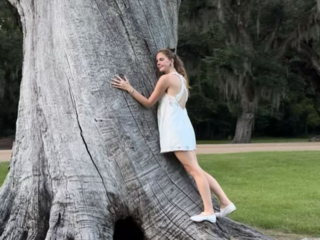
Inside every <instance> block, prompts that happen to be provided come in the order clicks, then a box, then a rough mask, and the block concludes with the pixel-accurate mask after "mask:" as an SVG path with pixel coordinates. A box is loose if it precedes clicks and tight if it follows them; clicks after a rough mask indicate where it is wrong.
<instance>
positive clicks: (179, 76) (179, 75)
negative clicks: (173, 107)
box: [170, 72, 188, 102]
mask: <svg viewBox="0 0 320 240" xmlns="http://www.w3.org/2000/svg"><path fill="white" fill-rule="evenodd" d="M170 74H174V75H177V76H178V78H179V79H180V81H181V90H180V92H179V93H178V94H177V95H176V100H177V101H178V102H179V101H180V99H181V97H182V94H183V90H185V91H186V94H187V97H186V99H188V90H187V88H186V86H185V84H184V78H183V76H182V75H181V74H179V73H177V72H172V73H170Z"/></svg>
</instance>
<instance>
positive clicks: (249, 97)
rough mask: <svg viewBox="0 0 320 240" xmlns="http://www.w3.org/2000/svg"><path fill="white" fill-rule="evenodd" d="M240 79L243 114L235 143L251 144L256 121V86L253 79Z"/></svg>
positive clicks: (238, 125) (237, 127)
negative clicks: (241, 83)
mask: <svg viewBox="0 0 320 240" xmlns="http://www.w3.org/2000/svg"><path fill="white" fill-rule="evenodd" d="M245 79H246V80H243V79H242V78H241V77H240V78H239V81H240V82H243V83H244V84H243V86H241V87H240V88H239V92H240V100H241V112H240V113H239V115H238V118H237V126H236V132H235V135H234V138H233V140H232V142H233V143H249V142H250V141H251V135H252V130H253V126H254V120H255V103H254V94H255V93H254V86H253V82H252V79H251V77H246V78H245Z"/></svg>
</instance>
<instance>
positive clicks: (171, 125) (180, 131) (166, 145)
mask: <svg viewBox="0 0 320 240" xmlns="http://www.w3.org/2000/svg"><path fill="white" fill-rule="evenodd" d="M171 74H175V75H177V76H178V77H179V79H180V81H181V90H180V92H179V93H178V94H177V95H176V96H171V95H168V94H166V93H165V94H164V96H163V97H162V98H161V99H160V101H159V106H158V127H159V134H160V148H161V153H165V152H174V151H192V150H195V149H196V138H195V134H194V130H193V127H192V125H191V122H190V119H189V116H188V113H187V110H186V108H184V109H182V108H181V106H180V104H179V101H180V99H181V97H182V96H183V93H184V91H185V92H186V95H185V96H186V98H185V99H186V100H185V101H186V102H187V100H188V90H187V88H186V86H185V82H184V77H183V76H182V75H180V74H178V73H176V72H174V73H171ZM182 105H185V104H182Z"/></svg>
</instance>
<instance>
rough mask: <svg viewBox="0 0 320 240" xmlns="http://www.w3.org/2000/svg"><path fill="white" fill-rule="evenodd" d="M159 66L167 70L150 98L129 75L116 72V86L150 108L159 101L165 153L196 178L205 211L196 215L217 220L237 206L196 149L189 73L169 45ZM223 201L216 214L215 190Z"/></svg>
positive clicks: (197, 218)
mask: <svg viewBox="0 0 320 240" xmlns="http://www.w3.org/2000/svg"><path fill="white" fill-rule="evenodd" d="M156 59H157V67H158V70H159V71H160V72H161V73H163V75H162V76H161V77H160V78H159V80H158V82H157V84H156V87H155V89H154V91H153V93H152V94H151V96H150V97H149V98H146V97H144V96H142V95H141V94H140V93H139V92H137V91H136V90H135V89H134V88H133V87H132V86H131V85H130V83H129V81H128V79H127V78H126V77H124V79H123V78H121V77H119V76H116V78H115V79H113V80H112V82H111V83H112V86H113V87H115V88H119V89H122V90H126V91H128V92H129V93H130V94H131V96H132V97H133V98H135V99H136V100H137V101H138V102H140V103H141V104H142V105H144V106H145V107H147V108H150V107H152V106H153V105H154V104H155V103H156V102H157V101H159V106H158V127H159V134H160V147H161V153H164V152H174V154H175V155H176V157H177V158H178V159H179V161H180V162H181V163H182V165H183V166H184V168H185V169H186V170H187V172H188V173H189V174H190V175H191V176H192V177H193V178H194V180H195V182H196V185H197V187H198V190H199V193H200V196H201V198H202V201H203V205H204V211H203V212H202V213H200V214H199V215H196V216H192V217H191V220H192V221H195V222H202V221H209V222H212V223H215V222H216V216H217V217H225V216H226V215H227V214H229V213H231V212H233V211H235V210H236V207H235V206H234V204H233V203H232V202H231V201H230V200H229V199H228V197H227V196H226V194H225V193H224V191H223V190H222V188H221V187H220V185H219V183H218V182H217V181H216V180H215V179H214V178H213V177H212V176H210V175H209V174H208V173H206V172H205V171H204V170H203V169H202V168H201V167H200V166H199V164H198V161H197V156H196V153H195V148H196V141H195V134H194V130H193V128H192V125H191V122H190V120H189V117H188V114H187V110H186V108H185V107H186V102H187V100H188V87H189V86H188V81H187V74H186V71H185V69H184V67H183V63H182V61H181V60H180V59H179V57H178V56H177V55H176V54H175V53H174V52H172V51H171V50H169V49H163V50H160V51H159V52H158V53H157V56H156ZM210 190H211V192H213V193H214V194H215V195H216V196H217V197H218V199H219V201H220V206H221V209H220V213H218V214H215V213H214V210H213V206H212V202H211V192H210Z"/></svg>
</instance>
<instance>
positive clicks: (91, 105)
mask: <svg viewBox="0 0 320 240" xmlns="http://www.w3.org/2000/svg"><path fill="white" fill-rule="evenodd" d="M11 2H12V3H13V4H14V5H15V7H16V8H17V9H18V11H19V14H20V16H21V22H22V27H23V37H24V45H23V46H24V62H23V79H22V83H21V93H20V100H19V112H18V113H19V114H18V121H17V132H16V141H15V145H14V149H13V155H12V159H11V162H10V172H9V174H8V176H7V178H6V180H5V183H4V184H3V186H2V188H1V190H0V239H1V240H9V239H10V240H11V239H12V240H13V239H14V240H16V239H27V240H33V239H37V240H40V239H69V240H71V239H86V240H87V239H92V240H99V239H112V238H115V239H117V236H119V235H118V233H119V232H120V233H123V232H125V233H127V231H129V229H130V228H129V227H127V228H125V229H123V228H121V227H120V229H119V228H118V233H117V232H115V228H114V227H115V225H116V223H119V222H118V220H121V219H123V218H131V219H133V220H132V221H134V222H136V225H138V226H139V227H140V228H141V229H142V230H143V231H142V234H141V235H142V236H141V238H142V237H143V235H144V237H145V238H146V239H181V240H182V239H188V240H190V239H230V235H231V236H234V237H235V238H237V239H248V238H259V239H267V237H264V236H262V235H261V234H260V233H258V232H256V231H254V230H252V229H250V228H249V227H246V226H244V225H242V224H239V223H235V222H233V221H231V220H228V219H221V220H219V221H218V223H217V224H216V225H215V224H208V223H207V224H206V223H203V224H196V223H194V222H192V221H190V220H189V217H190V215H193V214H197V213H199V211H200V206H201V198H200V196H199V194H198V192H197V191H196V188H195V185H194V184H193V183H192V181H191V179H190V178H189V177H188V175H187V174H186V172H185V171H184V170H183V169H182V166H181V165H180V164H178V161H177V160H176V159H174V158H173V156H172V155H170V154H168V155H160V153H159V142H158V134H157V125H156V115H155V112H153V111H149V110H147V109H144V108H142V107H141V106H140V105H139V104H138V103H137V102H136V101H135V100H134V99H132V97H131V96H129V95H128V94H126V93H124V92H121V91H118V90H115V89H113V88H112V87H111V86H110V79H111V78H112V77H113V76H114V75H115V74H116V73H124V74H126V75H127V76H128V78H129V79H131V82H132V84H133V86H134V87H135V88H136V89H137V90H138V91H140V92H142V93H143V94H145V95H149V94H150V93H151V91H152V90H153V88H154V85H155V82H156V71H155V70H156V68H155V61H154V56H155V54H156V52H157V50H158V49H161V48H165V47H170V48H175V47H176V44H177V17H178V8H179V5H180V1H158V0H153V1H150V0H145V1H127V2H121V1H99V0H95V1H92V0H78V1H76V2H70V1H43V0H33V1H26V0H19V1H18V0H11ZM215 207H217V203H216V202H215ZM132 221H131V222H132ZM128 234H130V232H129V233H128ZM130 237H132V235H130ZM118 238H120V237H118Z"/></svg>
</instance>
